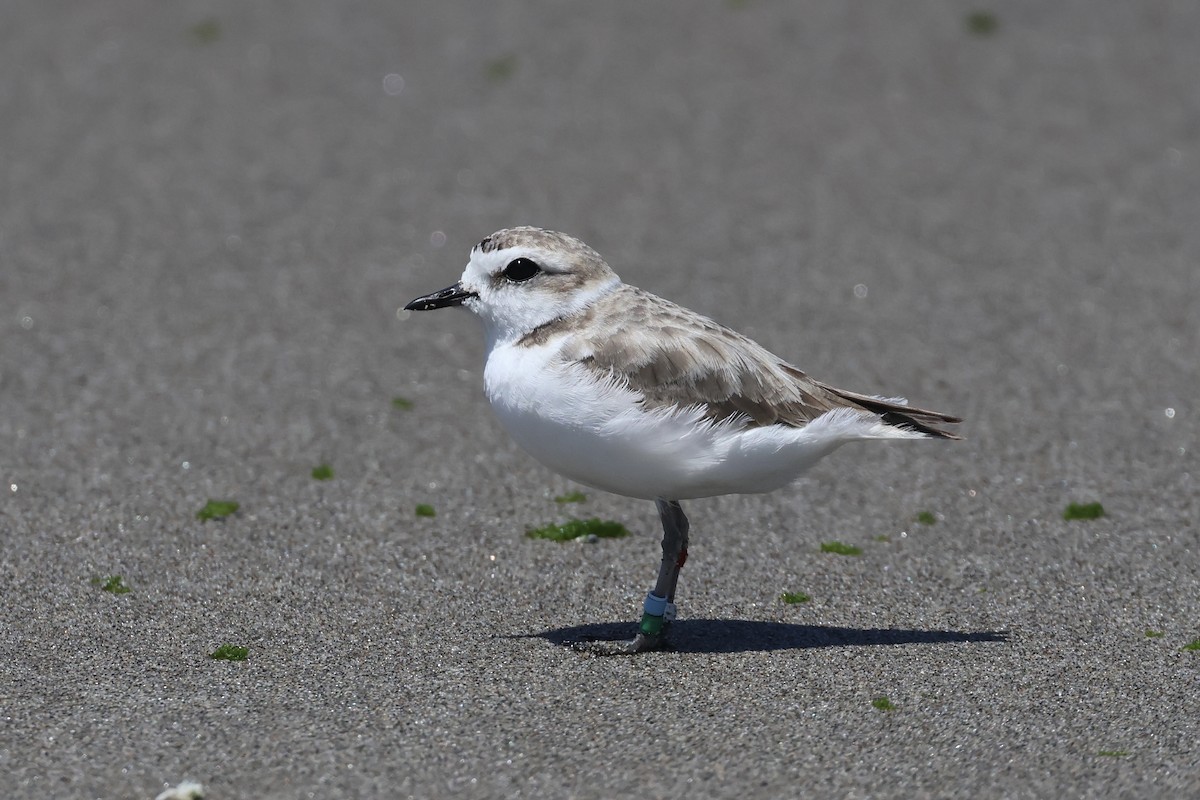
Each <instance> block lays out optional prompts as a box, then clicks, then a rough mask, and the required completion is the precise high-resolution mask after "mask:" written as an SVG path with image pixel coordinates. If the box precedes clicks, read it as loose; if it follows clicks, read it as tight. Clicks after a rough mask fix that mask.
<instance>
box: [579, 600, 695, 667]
mask: <svg viewBox="0 0 1200 800" xmlns="http://www.w3.org/2000/svg"><path fill="white" fill-rule="evenodd" d="M671 610H672V612H673V611H674V608H672V609H671ZM672 616H674V614H672ZM669 628H670V621H669V620H664V619H663V617H661V616H658V615H655V614H642V622H641V624H640V625H638V632H637V635H636V636H634V637H633V638H632V639H615V640H613V639H592V640H588V641H582V642H574V643H573V644H572V645H571V649H573V650H576V651H577V652H580V653H591V654H592V655H595V656H632V655H637V654H638V653H649V652H652V651H654V650H664V649H666V647H667V630H668V629H669Z"/></svg>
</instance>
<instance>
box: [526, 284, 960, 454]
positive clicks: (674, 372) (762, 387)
mask: <svg viewBox="0 0 1200 800" xmlns="http://www.w3.org/2000/svg"><path fill="white" fill-rule="evenodd" d="M561 322H563V323H568V320H562V321H561ZM579 322H586V327H587V328H589V329H591V330H593V331H595V333H594V334H593V335H591V336H588V337H581V338H576V339H575V340H574V341H573V342H572V343H571V344H570V345H568V347H567V348H566V349H564V351H563V352H562V356H563V357H564V358H567V359H569V360H573V361H577V362H578V363H580V364H582V365H583V366H586V367H588V368H590V369H593V370H596V371H597V372H598V373H601V374H605V375H611V376H612V377H613V378H615V379H616V380H618V381H621V382H622V383H624V384H625V385H627V386H628V387H629V388H630V389H632V390H634V391H636V392H638V393H639V394H641V395H642V397H643V403H644V404H645V405H646V406H647V407H650V408H658V407H663V406H674V407H682V406H695V405H701V406H703V407H704V408H705V412H706V416H708V418H710V419H712V420H714V421H722V420H727V419H730V418H732V417H739V416H740V417H744V418H745V419H747V421H748V424H751V425H755V426H765V425H788V426H791V427H802V426H804V425H806V424H807V423H809V422H811V421H812V420H814V419H816V418H817V417H819V416H821V415H822V414H824V413H826V412H827V411H831V410H833V409H835V408H856V409H861V410H863V411H868V412H871V413H875V414H878V415H880V416H881V417H882V418H883V420H884V421H885V422H887V423H888V424H891V425H896V426H898V427H904V428H909V429H912V430H918V431H921V432H923V433H926V434H928V435H930V436H936V437H939V438H947V439H951V438H958V437H956V436H955V435H954V434H951V433H948V432H946V431H942V430H939V429H937V428H935V427H932V426H931V423H939V422H942V423H953V422H958V420H957V419H956V418H955V417H951V416H949V415H946V414H940V413H938V412H933V411H926V410H924V409H917V408H911V407H909V406H905V405H903V404H900V403H895V402H892V401H887V400H882V399H879V398H874V397H869V396H867V395H860V394H856V393H854V392H847V391H843V390H841V389H836V388H834V387H832V386H827V385H825V384H823V383H820V382H818V381H814V380H813V379H812V378H809V377H808V376H807V375H806V374H804V373H803V372H802V371H800V370H799V369H797V368H795V367H793V366H791V365H790V364H788V363H787V362H785V361H783V360H782V359H780V358H778V357H777V356H775V355H773V354H771V353H770V352H768V351H767V350H766V349H764V348H763V347H762V346H761V345H759V344H757V343H756V342H754V341H752V340H751V339H748V338H747V337H745V336H743V335H742V334H740V333H738V332H736V331H733V330H730V329H729V328H726V327H724V326H723V325H720V324H718V323H716V322H714V321H712V320H710V319H708V318H707V317H702V316H700V315H698V314H695V313H693V312H691V311H688V310H687V309H684V308H682V307H680V306H677V305H675V304H674V303H670V302H668V301H665V300H661V299H659V298H657V297H654V296H653V295H650V294H648V293H646V292H643V291H642V290H640V289H637V288H634V287H632V286H622V287H621V288H620V289H618V290H617V291H614V292H612V293H611V294H609V295H606V296H605V297H603V298H601V300H600V301H598V302H597V303H595V304H593V305H592V306H589V307H588V308H587V309H586V310H585V311H584V312H581V315H579V316H578V317H573V318H571V319H570V320H569V324H572V325H575V324H577V323H579ZM551 326H556V323H551ZM551 326H547V328H544V329H539V331H535V332H534V333H533V334H530V337H536V338H538V339H541V340H542V341H545V340H547V339H548V338H549V337H550V336H552V335H554V333H556V332H558V331H556V330H554V329H553V327H551Z"/></svg>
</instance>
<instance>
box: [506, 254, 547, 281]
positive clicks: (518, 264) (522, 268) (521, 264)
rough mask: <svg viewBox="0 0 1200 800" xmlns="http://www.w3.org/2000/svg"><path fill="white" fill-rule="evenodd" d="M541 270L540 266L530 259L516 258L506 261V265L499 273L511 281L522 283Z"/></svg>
mask: <svg viewBox="0 0 1200 800" xmlns="http://www.w3.org/2000/svg"><path fill="white" fill-rule="evenodd" d="M541 271H542V268H541V267H539V266H538V265H537V263H536V262H533V261H530V260H529V259H528V258H517V259H513V260H512V261H510V262H508V266H507V267H505V268H504V272H502V273H501V274H502V275H503V276H504V277H506V278H508V279H509V280H510V281H512V282H513V283H524V282H525V281H527V280H529V279H530V278H532V277H533V276H534V275H537V274H538V273H539V272H541Z"/></svg>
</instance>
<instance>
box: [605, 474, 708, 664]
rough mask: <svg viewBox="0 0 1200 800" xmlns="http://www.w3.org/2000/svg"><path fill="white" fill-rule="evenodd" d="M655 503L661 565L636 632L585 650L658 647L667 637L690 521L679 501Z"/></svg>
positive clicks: (636, 650)
mask: <svg viewBox="0 0 1200 800" xmlns="http://www.w3.org/2000/svg"><path fill="white" fill-rule="evenodd" d="M654 502H655V504H656V505H657V506H658V517H659V519H660V520H661V521H662V526H663V539H662V563H660V564H659V567H658V580H657V581H655V582H654V588H653V589H652V590H651V592H650V595H649V596H648V597H647V598H646V604H645V608H644V611H643V613H642V621H641V623H640V624H639V625H638V632H637V635H636V636H635V637H633V638H632V639H630V640H627V641H621V642H592V643H589V646H587V647H586V648H584V649H586V650H588V651H590V652H595V653H600V654H603V655H610V654H633V653H644V652H646V651H648V650H657V649H658V648H659V647H661V646H662V644H663V642H664V640H665V639H666V634H667V628H668V627H669V623H670V621H671V620H672V619H674V618H675V586H676V585H677V584H678V583H679V571H680V570H681V569H683V564H684V562H685V561H687V547H688V520H687V517H686V516H684V514H683V507H682V506H681V505H679V501H678V500H663V499H661V498H660V499H658V500H656V501H654Z"/></svg>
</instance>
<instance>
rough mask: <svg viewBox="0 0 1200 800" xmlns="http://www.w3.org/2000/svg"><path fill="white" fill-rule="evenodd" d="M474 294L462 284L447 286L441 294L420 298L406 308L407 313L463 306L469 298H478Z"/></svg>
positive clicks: (435, 293)
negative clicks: (464, 301)
mask: <svg viewBox="0 0 1200 800" xmlns="http://www.w3.org/2000/svg"><path fill="white" fill-rule="evenodd" d="M478 296H479V295H477V294H475V293H474V292H468V291H467V290H466V289H464V288H463V285H462V284H461V283H456V284H454V285H453V286H447V287H446V288H445V289H442V290H441V291H440V292H434V293H433V294H427V295H425V296H423V297H418V298H417V299H416V300H413V301H412V302H411V303H409V304H408V305H406V306H405V307H404V310H405V311H432V310H433V309H435V308H447V307H449V306H461V305H462V304H463V300H466V299H467V298H468V297H478Z"/></svg>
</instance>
